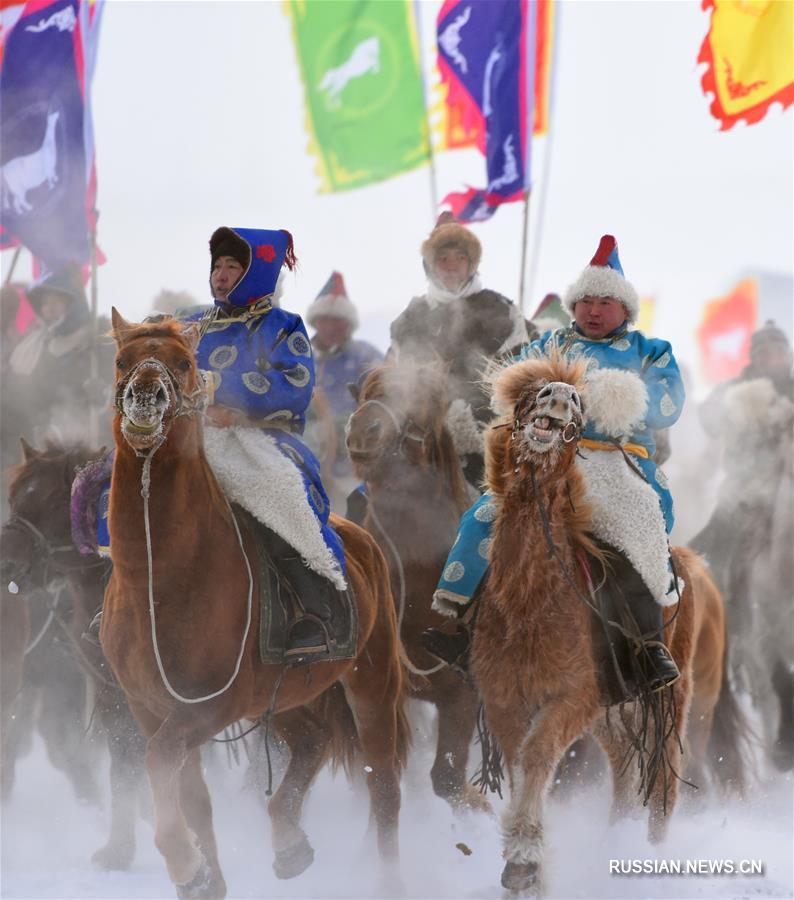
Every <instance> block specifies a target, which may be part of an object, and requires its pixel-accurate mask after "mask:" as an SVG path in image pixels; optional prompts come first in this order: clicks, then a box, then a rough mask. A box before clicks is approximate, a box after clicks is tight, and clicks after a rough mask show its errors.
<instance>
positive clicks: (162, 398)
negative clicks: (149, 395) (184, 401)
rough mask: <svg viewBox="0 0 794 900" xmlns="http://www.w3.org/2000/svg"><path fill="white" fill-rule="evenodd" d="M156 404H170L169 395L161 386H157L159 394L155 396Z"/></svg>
mask: <svg viewBox="0 0 794 900" xmlns="http://www.w3.org/2000/svg"><path fill="white" fill-rule="evenodd" d="M154 402H155V403H168V394H166V392H165V388H163V386H162V385H161V384H159V385H158V386H157V393H156V394H155V395H154Z"/></svg>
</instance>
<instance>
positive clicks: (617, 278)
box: [562, 234, 640, 322]
mask: <svg viewBox="0 0 794 900" xmlns="http://www.w3.org/2000/svg"><path fill="white" fill-rule="evenodd" d="M582 297H613V298H614V299H615V300H620V302H621V303H622V304H623V305H624V306H625V307H626V312H627V313H628V317H629V321H630V322H634V321H635V319H636V318H637V315H638V313H639V310H640V299H639V297H638V296H637V292H636V291H635V290H634V287H633V286H632V285H631V283H630V282H628V281H626V278H625V276H624V275H623V267H622V266H621V265H620V259H619V257H618V242H617V241H616V240H615V238H614V237H612V235H611V234H605V235H604V236H603V237H602V238H601V242H600V243H599V245H598V250H596V253H595V256H594V257H593V258H592V259H591V260H590V265H589V266H587V268H586V269H585V270H584V272H582V274H581V275H580V276H579V278H578V279H577V280H576V281H575V282H574V283H573V284H572V285H571V286H570V287H569V288H568V290H567V292H566V294H565V298H564V300H563V301H562V302H563V306H564V307H565V308H566V309H567V310H568V312H569V313H570V314H571V317H573V308H574V306H575V305H576V301H577V300H581V299H582Z"/></svg>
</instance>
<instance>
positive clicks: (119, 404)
mask: <svg viewBox="0 0 794 900" xmlns="http://www.w3.org/2000/svg"><path fill="white" fill-rule="evenodd" d="M143 369H154V370H155V371H156V372H157V373H158V374H159V375H160V376H162V377H164V379H165V381H166V382H167V384H168V385H169V386H170V388H171V391H170V392H169V393H170V394H171V396H170V397H169V404H168V405H169V407H171V405H172V401H173V406H174V409H173V411H172V412H171V413H170V414H169V418H170V419H176V418H178V417H179V416H192V415H195V413H197V412H204V410H205V409H206V407H207V391H206V388H205V385H204V384H199V386H198V387H197V388H196V390H195V391H192V392H191V393H190V394H185V393H184V391H183V390H182V385H181V383H180V381H179V378H178V377H177V376H176V375H175V374H174V373H173V372H172V371H171V369H170V368H169V367H168V366H167V365H166V364H165V363H164V362H163V361H162V360H160V359H157V358H156V357H154V356H147V357H146V359H142V360H141V361H140V362H138V363H136V364H135V365H134V366H133V367H132V368H131V369H130V371H129V372H127V374H126V375H125V376H124V377H123V378H122V379H121V380H120V381H119V382H118V383H117V385H116V396H115V400H114V404H113V405H114V406H115V407H116V409H117V410H118V412H119V413H121V415H126V413H125V412H124V394H125V393H126V391H127V387H128V385H129V384H130V382H131V381H132V380H133V379H134V378H135V377H136V376H137V375H138V374H139V373H140V372H141V371H142V370H143ZM201 380H202V376H201V373H199V381H201ZM166 412H168V411H167V410H166Z"/></svg>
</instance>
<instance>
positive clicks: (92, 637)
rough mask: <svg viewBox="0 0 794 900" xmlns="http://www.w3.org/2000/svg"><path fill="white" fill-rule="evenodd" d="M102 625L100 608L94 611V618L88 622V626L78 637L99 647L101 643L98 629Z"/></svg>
mask: <svg viewBox="0 0 794 900" xmlns="http://www.w3.org/2000/svg"><path fill="white" fill-rule="evenodd" d="M101 626H102V609H101V608H100V609H99V610H97V612H95V613H94V618H93V619H91V621H90V622H89V623H88V628H86V630H85V631H84V632H83V633H82V634H81V635H80V637H81V638H82V639H83V640H84V641H88V643H89V644H94V645H95V646H97V647H101V646H102V645H101V643H100V641H99V629H100V628H101Z"/></svg>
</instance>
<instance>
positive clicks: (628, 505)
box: [426, 235, 684, 688]
mask: <svg viewBox="0 0 794 900" xmlns="http://www.w3.org/2000/svg"><path fill="white" fill-rule="evenodd" d="M563 305H564V307H565V309H566V310H567V311H568V313H569V314H570V315H571V317H572V319H573V321H572V322H571V324H570V325H569V326H567V327H563V328H558V329H556V330H553V331H548V332H546V333H545V334H543V335H542V337H541V338H540V339H539V340H537V341H533V342H532V343H531V344H529V345H528V346H526V347H525V348H524V349H523V350H522V352H521V354H520V358H522V359H525V358H528V357H533V356H543V355H544V354H546V353H547V352H549V351H550V350H552V349H554V350H555V351H556V352H559V353H562V354H563V355H564V356H568V357H575V356H582V357H585V358H586V359H587V360H588V361H589V372H588V376H587V395H586V397H585V398H584V399H583V406H584V410H585V413H586V417H587V418H586V423H585V430H584V436H583V438H582V439H581V440H580V442H579V449H580V453H579V457H580V458H579V459H578V461H577V464H578V465H580V466H581V467H582V469H583V470H584V475H585V479H586V483H587V488H588V501H589V503H590V505H591V507H592V510H593V518H592V529H593V532H594V534H595V536H596V537H597V538H598V540H599V541H600V542H601V543H602V544H604V545H605V546H606V547H607V548H608V549H609V551H610V553H611V554H612V559H613V562H612V565H611V569H612V573H611V575H610V577H609V578H608V579H607V584H606V585H605V586H604V590H606V591H612V592H615V590H616V589H617V592H618V593H622V595H623V596H624V597H625V600H626V603H627V604H628V607H629V609H630V611H631V613H632V615H633V618H634V620H635V622H636V624H637V626H638V629H639V634H640V635H641V636H642V637H641V638H640V637H638V639H637V642H636V649H637V650H638V652H639V650H640V648H641V647H643V645H644V651H645V652H644V653H643V654H642V659H644V660H646V661H647V664H646V668H647V673H646V674H647V677H648V682H649V684H650V686H651V687H652V688H658V687H663V686H665V685H668V684H670V683H672V682H673V681H674V680H675V679H676V678H677V677H678V674H679V673H678V669H677V667H676V665H675V662H674V661H673V659H672V657H671V656H670V654H669V652H668V650H667V648H666V647H665V646H664V644H663V643H662V640H661V638H662V608H663V607H664V606H668V605H672V604H674V603H676V602H677V600H678V596H679V591H680V587H681V585H680V584H679V583H677V581H676V579H675V578H674V576H673V574H672V571H671V568H670V558H669V546H668V534H669V532H670V530H671V529H672V526H673V512H672V498H671V496H670V492H669V490H668V489H667V481H666V479H665V476H664V473H663V472H662V470H661V469H660V468H658V467H657V466H656V464H655V463H654V459H653V457H654V450H655V445H654V436H653V432H654V429H659V428H668V427H670V426H671V425H672V424H673V423H674V422H675V421H676V420H677V419H678V416H679V415H680V413H681V408H682V406H683V402H684V387H683V382H682V379H681V376H680V373H679V371H678V365H677V363H676V361H675V358H674V356H673V351H672V347H671V346H670V344H669V343H667V342H666V341H662V340H658V339H654V338H648V337H646V336H645V335H644V334H643V333H642V332H640V331H637V330H635V329H632V328H631V327H630V326H631V324H632V323H633V322H634V321H635V319H636V317H637V313H638V310H639V301H638V297H637V293H636V291H635V290H634V288H633V287H632V285H631V284H630V283H629V282H628V281H627V280H626V278H625V277H624V274H623V269H622V267H621V265H620V260H619V258H618V253H617V242H616V241H615V239H614V238H613V237H611V236H610V235H605V236H604V237H603V238H602V239H601V243H600V245H599V248H598V251H597V252H596V254H595V256H594V257H593V259H592V260H591V263H590V265H589V266H587V267H586V268H585V270H584V271H583V272H582V274H581V276H580V277H579V279H578V280H577V281H576V282H575V283H574V284H573V285H572V286H571V287H570V288H569V289H568V292H567V294H566V295H565V297H564V300H563ZM495 503H496V501H495V500H494V498H493V497H491V496H490V495H489V494H485V495H484V496H483V497H481V498H480V500H479V501H478V502H477V503H476V504H475V505H474V506H473V507H472V508H471V509H470V510H469V511H468V512H467V513H466V514H465V515H464V517H463V520H462V521H461V527H460V530H459V532H458V540H457V541H456V543H455V545H454V547H453V549H452V550H451V552H450V555H449V558H448V560H447V563H446V565H445V568H444V572H443V575H442V578H441V581H440V583H439V586H438V590H437V591H436V593H435V595H434V601H433V607H434V608H435V609H437V610H438V611H439V612H442V613H444V614H446V615H452V616H455V615H463V616H464V617H465V618H470V615H471V600H472V598H473V597H474V596H475V593H476V591H477V588H478V586H479V585H480V583H481V581H482V579H483V576H484V575H485V572H486V569H487V566H488V548H489V544H490V531H491V523H492V522H493V521H494V519H495V518H496V515H497V509H496V505H495ZM467 611H468V614H467ZM467 644H468V635H467V634H466V632H465V631H462V630H459V631H458V633H456V634H453V635H449V634H444V633H442V632H439V631H431V632H429V633H427V635H426V647H427V648H428V649H429V650H431V652H434V653H435V654H436V655H437V656H439V657H440V658H442V659H447V660H448V661H449V660H450V659H454V658H456V657H460V656H461V654H463V653H465V650H466V646H467Z"/></svg>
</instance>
